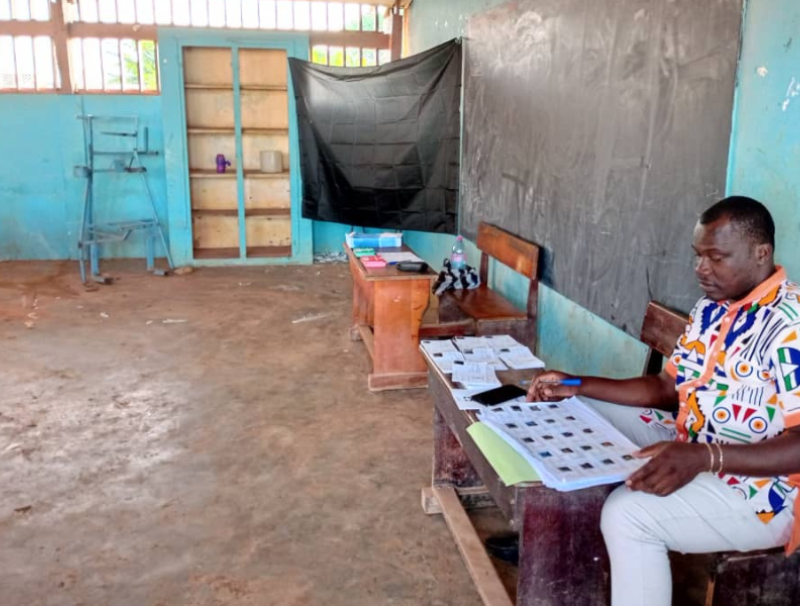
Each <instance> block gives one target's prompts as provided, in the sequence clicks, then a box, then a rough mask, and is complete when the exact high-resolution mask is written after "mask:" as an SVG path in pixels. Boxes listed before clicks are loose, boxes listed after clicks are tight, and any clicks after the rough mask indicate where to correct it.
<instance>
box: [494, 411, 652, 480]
mask: <svg viewBox="0 0 800 606" xmlns="http://www.w3.org/2000/svg"><path fill="white" fill-rule="evenodd" d="M478 416H479V418H480V420H481V422H483V423H485V424H486V425H487V426H489V427H491V428H492V429H493V430H494V431H496V432H497V434H498V435H499V436H501V437H502V438H503V439H505V440H506V441H507V442H508V443H509V444H510V445H511V446H512V447H513V448H514V449H515V450H516V451H517V452H518V453H519V454H521V455H522V456H523V457H525V459H526V460H527V461H528V462H529V463H530V464H531V465H532V466H533V467H534V469H536V471H537V472H538V473H539V475H540V476H541V478H542V482H544V484H545V486H548V487H550V488H554V489H556V490H560V491H570V490H578V489H580V488H588V487H590V486H598V485H600V484H611V483H614V482H621V481H624V480H625V479H626V478H627V477H628V476H630V475H631V474H632V473H633V472H634V471H636V470H637V469H639V468H640V467H641V466H642V465H644V464H645V463H646V462H647V461H646V460H644V459H635V458H633V457H632V456H631V453H632V452H634V451H636V450H638V447H637V446H636V445H635V444H633V443H632V442H631V441H630V440H628V439H627V438H626V437H625V436H624V435H622V434H621V433H620V432H619V431H618V430H617V429H616V428H614V427H613V426H612V425H611V424H610V423H608V421H606V420H605V419H603V418H602V417H600V416H599V415H597V413H595V412H594V411H592V410H591V409H589V408H588V407H587V406H586V405H585V404H584V403H583V402H581V401H580V400H579V399H577V398H569V399H568V400H564V401H562V402H545V403H530V404H526V403H524V402H507V403H505V404H502V405H500V406H495V407H492V408H490V409H489V410H483V411H480V412H479V415H478Z"/></svg>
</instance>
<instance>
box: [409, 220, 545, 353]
mask: <svg viewBox="0 0 800 606" xmlns="http://www.w3.org/2000/svg"><path fill="white" fill-rule="evenodd" d="M477 246H478V249H479V250H480V251H481V265H480V278H481V285H480V286H479V287H478V288H476V289H473V290H450V291H447V292H445V293H444V294H443V295H442V296H441V297H440V299H439V322H438V324H429V325H423V326H422V328H421V332H420V335H421V336H424V337H427V338H430V337H453V336H460V335H494V334H509V335H512V336H513V337H514V338H515V339H517V340H518V341H519V342H520V343H523V344H524V345H527V346H528V347H530V349H531V351H533V350H534V348H535V347H536V316H537V310H538V303H539V279H538V265H539V247H538V246H537V245H536V244H533V243H532V242H528V241H527V240H523V239H522V238H519V237H517V236H515V235H513V234H511V233H509V232H507V231H504V230H502V229H500V228H499V227H495V226H493V225H489V224H488V223H483V222H482V223H481V224H480V225H479V226H478V239H477ZM490 259H496V260H497V261H499V262H500V263H503V264H504V265H506V266H508V267H510V268H511V269H513V270H514V271H516V272H517V273H519V274H522V275H523V276H525V277H526V278H528V280H529V285H528V301H527V304H526V308H525V309H524V310H521V309H519V308H517V307H516V306H515V305H514V304H513V303H511V302H510V301H508V300H507V299H506V298H505V297H503V296H502V295H501V294H499V293H498V292H496V291H494V290H492V289H491V288H490V286H489V283H490V282H489V261H490Z"/></svg>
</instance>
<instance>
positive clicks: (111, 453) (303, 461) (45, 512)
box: [0, 263, 513, 606]
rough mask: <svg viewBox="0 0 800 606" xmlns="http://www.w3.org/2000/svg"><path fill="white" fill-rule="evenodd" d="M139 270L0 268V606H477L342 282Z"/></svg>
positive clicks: (414, 415)
mask: <svg viewBox="0 0 800 606" xmlns="http://www.w3.org/2000/svg"><path fill="white" fill-rule="evenodd" d="M106 267H108V266H106ZM141 269H142V268H141V264H139V263H136V264H134V265H131V264H122V265H120V264H117V265H114V266H112V271H111V272H110V273H111V274H112V275H115V276H117V277H118V278H119V280H118V281H117V283H115V284H114V285H111V286H101V287H98V288H96V289H94V290H91V291H87V290H86V289H84V288H83V287H82V286H81V284H80V282H79V280H78V276H77V265H76V264H74V263H68V264H67V263H0V344H2V347H0V369H1V370H0V486H2V490H1V491H0V605H2V606H36V605H45V604H46V605H48V606H49V605H53V606H62V605H70V606H72V605H84V606H98V605H105V604H109V605H114V606H127V605H130V606H145V605H146V606H177V605H195V604H197V605H200V604H203V605H205V604H210V605H217V604H237V605H258V606H262V605H272V604H275V605H281V606H290V605H294V604H298V605H301V604H302V605H316V604H320V605H322V604H325V605H329V606H335V605H340V604H341V605H347V606H359V605H370V606H372V605H379V604H403V605H405V604H407V605H450V604H458V605H460V606H472V605H475V606H477V605H479V604H480V603H481V602H480V599H479V597H478V595H477V593H476V592H475V590H474V588H473V585H472V583H471V581H470V578H469V576H468V574H467V571H466V569H465V567H464V565H463V563H462V561H461V558H460V556H459V554H458V552H457V550H456V548H455V545H454V543H453V541H452V539H451V537H450V535H449V533H448V531H447V528H446V526H445V523H444V521H443V519H442V518H441V517H440V516H436V517H428V516H426V515H424V514H423V513H422V510H421V508H420V504H419V489H420V487H421V486H423V485H424V484H425V483H426V482H429V481H430V464H431V461H430V456H431V402H430V401H429V399H428V395H427V393H426V392H425V391H406V392H390V393H386V394H381V395H375V394H371V393H369V392H368V391H367V388H366V383H367V382H366V376H367V371H368V363H367V356H366V353H365V352H364V351H363V349H362V348H363V346H362V345H361V344H359V343H352V342H350V341H349V340H348V338H347V334H348V331H347V328H348V325H349V319H350V278H349V275H348V273H347V269H346V266H344V265H323V266H312V267H274V268H267V269H264V268H249V269H213V270H212V269H203V270H200V271H197V272H195V273H193V274H190V275H185V276H172V277H169V278H157V277H151V276H149V275H147V274H145V273H144V272H143V271H141ZM319 314H325V316H324V317H320V318H318V319H311V320H308V321H304V322H299V323H293V321H294V320H298V319H302V318H309V317H312V316H315V315H319ZM26 323H27V324H26ZM481 515H483V516H485V519H484V521H483V522H484V524H483V525H484V526H485V527H486V528H489V529H491V528H493V527H497V524H498V521H497V519H496V518H493V517H492V514H491V513H484V514H481ZM509 583H513V579H512V580H510V581H509Z"/></svg>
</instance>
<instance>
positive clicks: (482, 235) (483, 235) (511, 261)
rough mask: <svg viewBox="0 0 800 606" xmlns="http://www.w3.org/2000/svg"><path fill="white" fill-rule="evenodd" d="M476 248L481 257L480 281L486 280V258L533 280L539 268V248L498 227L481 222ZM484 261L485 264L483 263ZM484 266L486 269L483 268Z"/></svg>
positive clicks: (487, 269) (487, 261)
mask: <svg viewBox="0 0 800 606" xmlns="http://www.w3.org/2000/svg"><path fill="white" fill-rule="evenodd" d="M477 244H478V248H479V249H480V251H481V252H482V253H483V254H482V255H481V281H482V282H483V283H484V284H485V283H486V282H487V278H488V271H489V266H488V263H489V260H488V258H487V256H488V257H492V258H493V259H497V260H498V261H500V262H501V263H502V264H503V265H507V266H508V267H510V268H511V269H513V270H514V271H516V272H517V273H520V274H522V275H524V276H526V277H527V278H528V279H530V280H535V279H536V276H537V272H538V267H539V247H538V246H537V245H536V244H534V243H533V242H528V241H527V240H523V239H522V238H519V237H517V236H515V235H514V234H511V233H509V232H507V231H505V230H503V229H500V228H499V227H495V226H494V225H489V224H488V223H484V222H481V224H480V225H479V226H478V242H477ZM484 261H485V263H484ZM484 264H485V265H486V267H485V268H484Z"/></svg>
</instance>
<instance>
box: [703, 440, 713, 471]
mask: <svg viewBox="0 0 800 606" xmlns="http://www.w3.org/2000/svg"><path fill="white" fill-rule="evenodd" d="M705 445H706V448H708V459H709V463H708V473H714V450H713V449H712V448H711V444H709V443H708V442H705Z"/></svg>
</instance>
